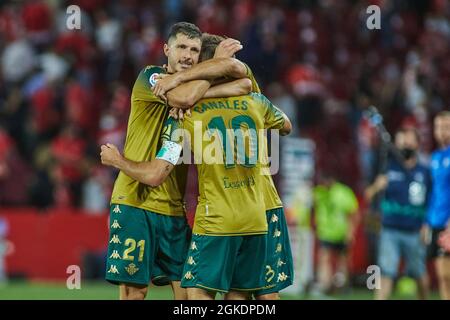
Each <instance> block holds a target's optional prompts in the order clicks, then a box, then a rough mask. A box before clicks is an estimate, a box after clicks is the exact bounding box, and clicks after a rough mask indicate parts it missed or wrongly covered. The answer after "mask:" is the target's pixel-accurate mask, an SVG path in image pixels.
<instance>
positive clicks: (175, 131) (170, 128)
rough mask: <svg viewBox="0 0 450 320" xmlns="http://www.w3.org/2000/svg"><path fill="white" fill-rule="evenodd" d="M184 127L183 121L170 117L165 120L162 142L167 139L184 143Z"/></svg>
mask: <svg viewBox="0 0 450 320" xmlns="http://www.w3.org/2000/svg"><path fill="white" fill-rule="evenodd" d="M183 128H184V125H183V121H181V120H176V119H175V118H172V117H168V118H167V120H166V121H165V122H164V127H163V130H162V133H161V138H160V139H161V144H163V143H164V142H165V141H171V142H175V143H182V141H183V138H182V129H183Z"/></svg>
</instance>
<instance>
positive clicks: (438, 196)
mask: <svg viewBox="0 0 450 320" xmlns="http://www.w3.org/2000/svg"><path fill="white" fill-rule="evenodd" d="M434 137H435V139H436V141H437V143H438V144H439V146H440V149H439V150H437V151H435V152H433V154H432V155H431V175H432V183H433V187H432V193H431V199H430V206H429V208H428V214H427V225H428V226H429V229H431V239H430V243H429V246H428V255H429V257H430V258H431V259H435V268H436V275H437V278H438V282H439V293H440V295H441V298H442V299H445V300H450V253H449V252H448V251H447V252H446V251H445V250H444V248H442V247H441V246H439V237H440V235H441V234H442V233H443V231H445V229H447V232H450V223H449V222H450V111H443V112H441V113H439V114H438V115H437V116H436V118H435V119H434Z"/></svg>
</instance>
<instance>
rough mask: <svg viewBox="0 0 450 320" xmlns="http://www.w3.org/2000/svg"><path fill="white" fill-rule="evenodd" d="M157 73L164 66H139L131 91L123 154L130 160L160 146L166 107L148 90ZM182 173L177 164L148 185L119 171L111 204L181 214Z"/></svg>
mask: <svg viewBox="0 0 450 320" xmlns="http://www.w3.org/2000/svg"><path fill="white" fill-rule="evenodd" d="M158 73H165V70H164V68H162V67H157V66H147V67H146V68H145V69H143V70H142V71H141V73H140V74H139V76H138V78H137V80H136V82H135V84H134V87H133V91H132V94H131V111H130V116H129V119H128V129H127V136H126V141H125V147H124V156H125V157H126V158H128V159H130V160H133V161H137V162H141V161H150V160H152V159H154V158H155V156H156V153H157V152H158V150H159V148H160V146H161V140H160V136H161V132H162V129H163V125H164V121H165V120H166V119H167V117H168V114H169V108H168V107H167V106H166V104H165V103H164V102H163V101H162V100H160V99H159V98H158V97H156V96H155V95H154V94H153V91H152V90H151V86H152V85H153V84H154V77H155V76H156V74H158ZM186 176H187V167H186V166H185V165H180V166H177V167H176V168H175V170H174V171H173V172H172V173H171V174H170V176H169V177H168V178H167V179H166V181H165V182H164V183H163V184H162V185H160V186H158V187H150V186H148V185H145V184H143V183H140V182H138V181H136V180H134V179H132V178H130V177H129V176H127V175H126V174H124V173H123V172H120V173H119V175H118V177H117V179H116V182H115V184H114V189H113V192H112V197H111V203H114V204H125V205H129V206H133V207H137V208H141V209H145V210H150V211H153V212H156V213H160V214H165V215H172V216H182V215H184V214H185V210H184V202H183V198H184V192H185V188H186Z"/></svg>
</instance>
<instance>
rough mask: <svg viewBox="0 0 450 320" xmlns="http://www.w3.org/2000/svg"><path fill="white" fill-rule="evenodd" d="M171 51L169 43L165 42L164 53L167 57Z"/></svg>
mask: <svg viewBox="0 0 450 320" xmlns="http://www.w3.org/2000/svg"><path fill="white" fill-rule="evenodd" d="M169 51H170V48H169V45H168V44H167V43H164V54H165V55H166V57H168V56H169Z"/></svg>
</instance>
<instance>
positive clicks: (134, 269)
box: [125, 263, 139, 276]
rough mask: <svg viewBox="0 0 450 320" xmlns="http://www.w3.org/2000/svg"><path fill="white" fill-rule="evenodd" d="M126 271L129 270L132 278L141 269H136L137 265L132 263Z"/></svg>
mask: <svg viewBox="0 0 450 320" xmlns="http://www.w3.org/2000/svg"><path fill="white" fill-rule="evenodd" d="M125 270H127V272H128V274H129V275H130V276H132V275H133V274H135V273H136V272H138V271H139V268H136V265H135V264H134V263H130V264H129V265H128V267H125Z"/></svg>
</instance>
